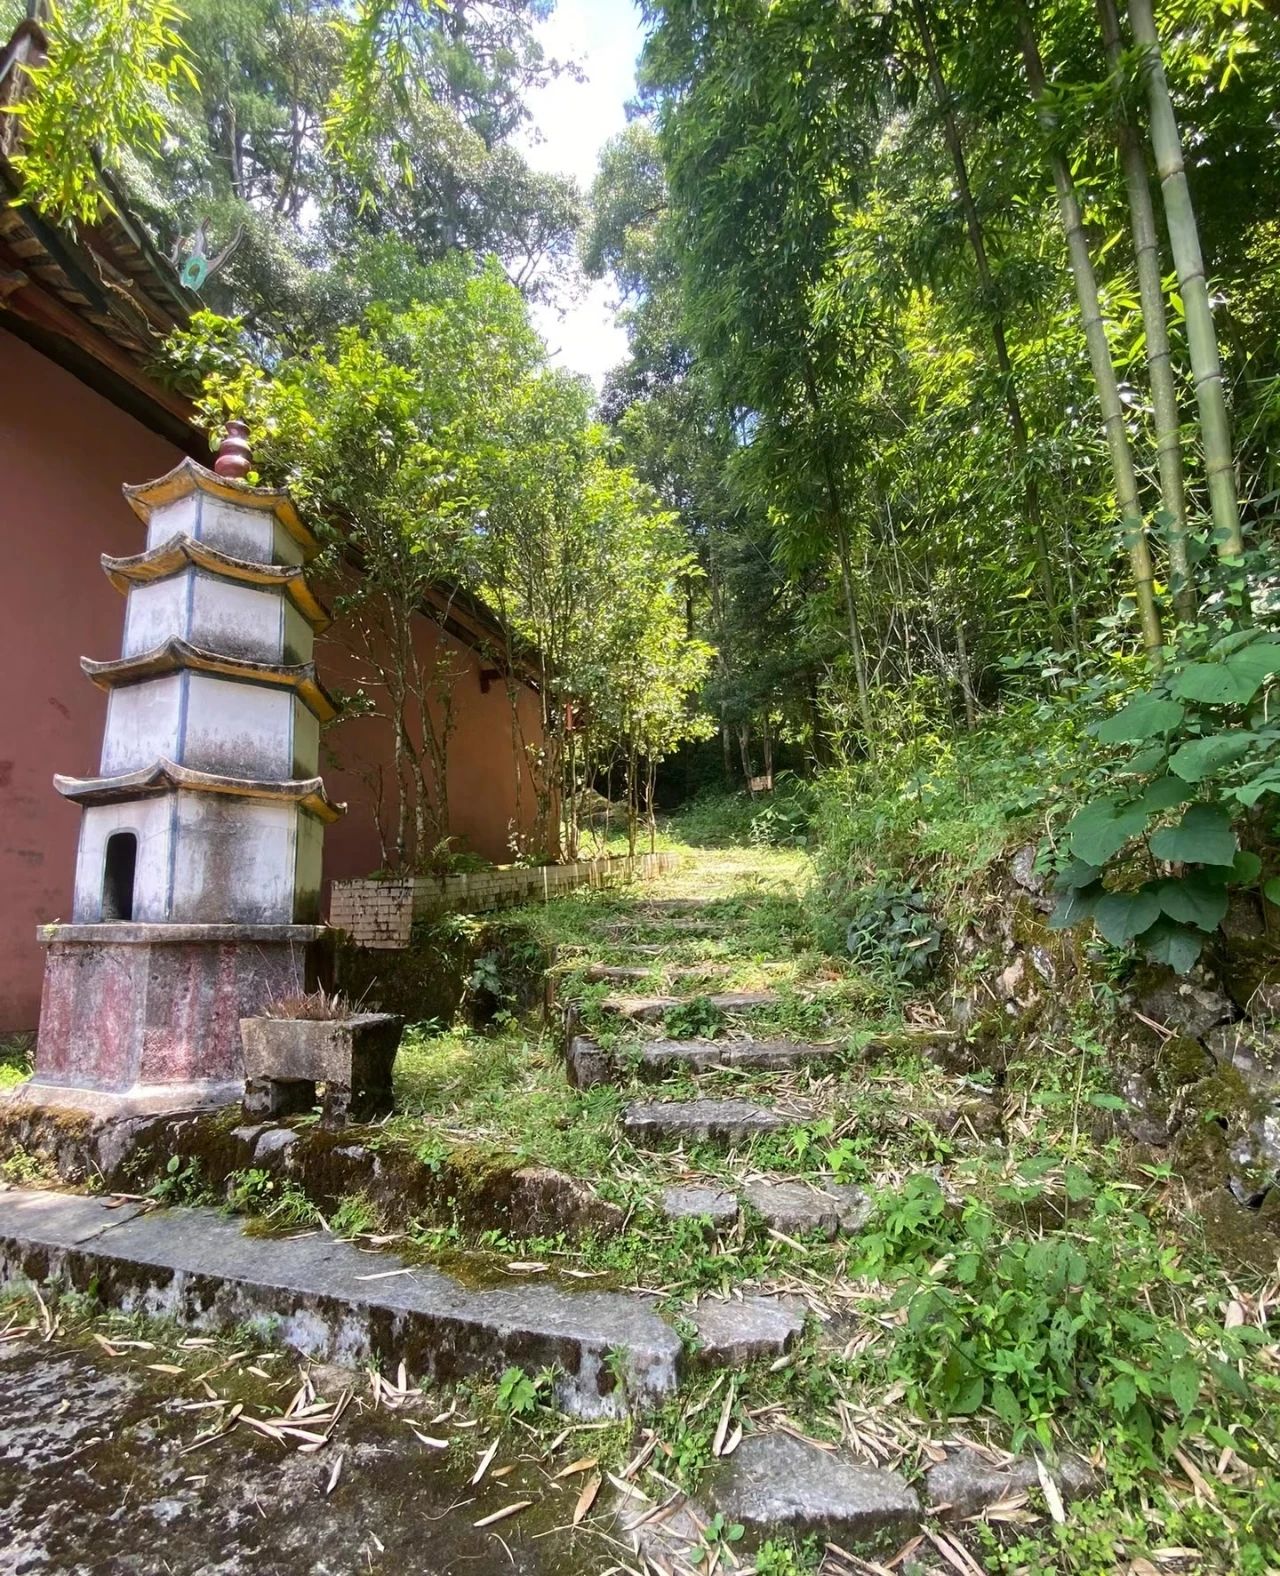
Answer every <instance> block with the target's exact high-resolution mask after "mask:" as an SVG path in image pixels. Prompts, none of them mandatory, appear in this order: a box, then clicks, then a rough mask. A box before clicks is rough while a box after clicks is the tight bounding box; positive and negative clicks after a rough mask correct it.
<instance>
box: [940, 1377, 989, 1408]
mask: <svg viewBox="0 0 1280 1576" xmlns="http://www.w3.org/2000/svg"><path fill="white" fill-rule="evenodd" d="M985 1391H986V1382H985V1381H984V1379H983V1377H982V1375H981V1374H975V1375H974V1376H973V1378H971V1379H967V1380H966V1381H965V1382H964V1384H962V1385H961V1386H960V1388H959V1390H958V1391H957V1392H956V1394H955V1396H954V1398H953V1399H952V1402H951V1406H950V1409H949V1410H950V1411H951V1412H952V1413H954V1414H955V1416H957V1417H971V1416H972V1415H973V1414H974V1413H975V1412H976V1411H977V1410H978V1408H979V1407H980V1406H981V1405H982V1397H983V1395H984V1393H985Z"/></svg>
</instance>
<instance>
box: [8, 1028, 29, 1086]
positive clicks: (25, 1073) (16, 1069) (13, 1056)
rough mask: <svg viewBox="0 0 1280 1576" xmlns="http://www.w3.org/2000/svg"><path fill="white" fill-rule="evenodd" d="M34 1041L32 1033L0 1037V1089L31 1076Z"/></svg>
mask: <svg viewBox="0 0 1280 1576" xmlns="http://www.w3.org/2000/svg"><path fill="white" fill-rule="evenodd" d="M35 1054H36V1042H35V1035H33V1034H9V1035H5V1036H3V1037H0V1089H5V1088H10V1087H12V1086H13V1085H14V1084H19V1083H21V1082H22V1081H23V1079H25V1078H29V1077H30V1076H31V1069H32V1066H33V1065H34V1062H35Z"/></svg>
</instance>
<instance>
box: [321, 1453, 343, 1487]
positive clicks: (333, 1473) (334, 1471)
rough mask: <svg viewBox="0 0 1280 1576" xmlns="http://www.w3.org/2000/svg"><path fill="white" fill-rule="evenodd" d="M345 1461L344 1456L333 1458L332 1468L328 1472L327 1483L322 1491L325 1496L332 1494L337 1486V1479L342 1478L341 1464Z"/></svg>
mask: <svg viewBox="0 0 1280 1576" xmlns="http://www.w3.org/2000/svg"><path fill="white" fill-rule="evenodd" d="M345 1459H346V1457H345V1456H344V1455H338V1456H336V1457H335V1458H334V1462H333V1466H332V1468H331V1469H330V1472H329V1481H328V1483H327V1484H326V1485H325V1490H324V1491H325V1493H326V1494H332V1493H333V1491H334V1488H335V1487H336V1486H337V1482H338V1479H339V1478H340V1477H341V1476H342V1463H343V1461H344V1460H345Z"/></svg>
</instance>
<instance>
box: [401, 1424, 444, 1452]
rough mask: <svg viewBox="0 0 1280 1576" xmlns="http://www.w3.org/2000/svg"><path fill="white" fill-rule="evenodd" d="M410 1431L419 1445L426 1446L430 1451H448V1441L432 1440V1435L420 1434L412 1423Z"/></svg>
mask: <svg viewBox="0 0 1280 1576" xmlns="http://www.w3.org/2000/svg"><path fill="white" fill-rule="evenodd" d="M409 1429H410V1432H411V1433H412V1434H413V1437H414V1438H415V1439H416V1440H417V1441H418V1443H419V1444H421V1445H426V1447H427V1449H428V1450H448V1448H449V1441H448V1440H447V1439H432V1437H431V1435H430V1434H420V1433H419V1432H418V1430H417V1429H416V1428H414V1426H413V1424H412V1423H410V1424H409Z"/></svg>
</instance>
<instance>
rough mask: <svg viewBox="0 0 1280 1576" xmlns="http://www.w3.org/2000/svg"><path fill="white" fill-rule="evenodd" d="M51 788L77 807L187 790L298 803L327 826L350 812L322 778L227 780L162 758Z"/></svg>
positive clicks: (61, 780) (58, 779) (58, 781)
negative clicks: (136, 767)
mask: <svg viewBox="0 0 1280 1576" xmlns="http://www.w3.org/2000/svg"><path fill="white" fill-rule="evenodd" d="M53 786H54V787H55V788H56V789H57V790H58V792H59V793H60V794H61V795H62V797H63V798H64V799H70V800H72V801H73V802H74V803H76V804H82V805H90V804H120V803H123V802H127V801H129V800H131V799H145V798H154V797H156V796H158V795H160V794H164V793H172V792H174V791H176V790H180V789H181V790H186V791H189V792H194V793H215V794H228V795H231V796H232V797H235V798H241V799H258V800H263V801H266V802H275V803H291V804H296V805H297V806H298V807H299V808H300V809H303V810H306V811H307V812H308V813H309V814H311V815H313V816H315V817H316V819H317V820H318V821H323V822H325V823H326V824H329V823H332V822H334V821H336V820H337V819H338V818H339V816H341V815H343V814H345V813H346V808H347V807H346V805H345V804H335V802H334V801H333V800H332V799H330V798H329V796H328V794H327V793H326V792H325V787H324V781H323V779H322V778H319V777H300V778H292V779H286V780H283V781H281V780H278V779H269V780H265V781H262V780H259V779H256V778H251V777H226V776H223V775H221V774H220V773H216V772H201V771H196V770H194V769H193V768H192V767H190V766H179V765H178V764H177V762H176V761H169V760H165V759H163V758H162V759H160V760H157V761H155V762H154V763H153V764H152V765H151V766H147V767H144V768H143V769H142V770H141V771H136V772H124V773H122V774H121V775H119V776H116V777H64V776H55V777H54V779H53Z"/></svg>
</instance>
